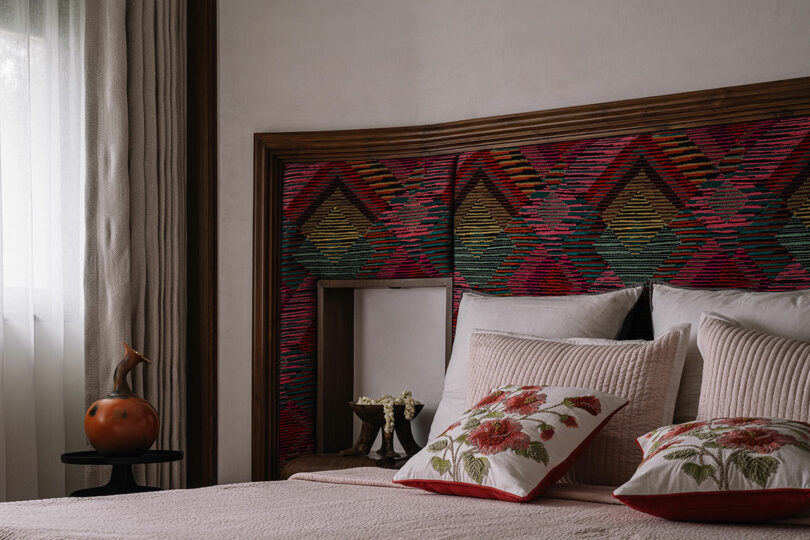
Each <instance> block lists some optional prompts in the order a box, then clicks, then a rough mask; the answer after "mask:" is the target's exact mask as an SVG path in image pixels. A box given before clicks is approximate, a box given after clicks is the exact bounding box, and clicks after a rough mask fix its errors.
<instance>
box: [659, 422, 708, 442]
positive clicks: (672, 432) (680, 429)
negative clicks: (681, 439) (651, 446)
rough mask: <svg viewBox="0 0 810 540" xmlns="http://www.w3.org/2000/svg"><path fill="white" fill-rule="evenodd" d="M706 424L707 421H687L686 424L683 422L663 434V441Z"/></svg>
mask: <svg viewBox="0 0 810 540" xmlns="http://www.w3.org/2000/svg"><path fill="white" fill-rule="evenodd" d="M705 425H706V422H687V423H686V424H681V425H679V426H675V427H673V428H672V429H670V430H669V431H667V432H666V433H665V434H664V435H662V436H661V440H662V441H666V440H667V439H671V438H673V437H677V436H678V435H683V434H684V433H686V432H688V431H692V430H693V429H697V428H699V427H703V426H705Z"/></svg>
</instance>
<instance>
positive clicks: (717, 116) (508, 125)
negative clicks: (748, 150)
mask: <svg viewBox="0 0 810 540" xmlns="http://www.w3.org/2000/svg"><path fill="white" fill-rule="evenodd" d="M806 114H810V77H803V78H800V79H789V80H786V81H775V82H768V83H759V84H749V85H745V86H734V87H730V88H719V89H715V90H701V91H698V92H686V93H682V94H670V95H666V96H656V97H648V98H641V99H631V100H626V101H613V102H610V103H598V104H595V105H583V106H579V107H567V108H564V109H552V110H547V111H538V112H528V113H521V114H509V115H504V116H491V117H489V118H480V119H475V120H461V121H458V122H448V123H444V124H433V125H428V126H412V127H401V128H383V129H356V130H345V131H309V132H290V133H260V134H257V135H256V137H257V138H258V140H259V141H261V143H262V144H263V145H264V146H265V147H267V148H268V149H272V153H273V155H274V156H275V157H276V158H277V159H280V160H282V161H284V162H294V161H299V162H303V161H335V160H343V159H380V158H386V159H388V158H396V157H413V156H429V155H439V154H450V153H454V152H468V151H470V150H478V149H483V148H497V147H507V146H523V145H527V144H538V143H546V142H554V141H563V140H577V139H588V138H596V137H609V136H615V135H627V134H633V133H645V132H651V131H661V130H667V129H685V128H691V127H697V126H706V125H716V124H724V123H729V122H741V121H747V120H764V119H767V118H779V117H782V118H784V117H790V116H801V115H806Z"/></svg>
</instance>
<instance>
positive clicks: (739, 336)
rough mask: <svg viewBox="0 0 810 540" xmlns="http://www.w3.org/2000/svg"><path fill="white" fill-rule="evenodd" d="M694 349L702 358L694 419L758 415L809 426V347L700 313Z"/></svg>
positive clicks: (804, 343)
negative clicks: (696, 345)
mask: <svg viewBox="0 0 810 540" xmlns="http://www.w3.org/2000/svg"><path fill="white" fill-rule="evenodd" d="M698 346H699V347H700V352H701V354H702V355H703V386H702V387H701V389H700V404H699V406H698V418H699V419H709V418H717V417H726V416H764V417H774V418H786V419H790V420H797V421H800V422H810V343H806V342H804V341H799V340H797V339H790V338H785V337H780V336H774V335H771V334H767V333H765V332H758V331H756V330H748V329H746V328H743V327H742V326H741V325H740V323H738V322H737V321H734V320H732V319H728V318H726V317H723V316H722V315H718V314H716V313H706V314H704V315H703V319H702V321H701V323H700V330H699V332H698Z"/></svg>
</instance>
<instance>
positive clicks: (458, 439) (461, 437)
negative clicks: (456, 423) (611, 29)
mask: <svg viewBox="0 0 810 540" xmlns="http://www.w3.org/2000/svg"><path fill="white" fill-rule="evenodd" d="M456 442H458V443H466V442H467V434H466V433H462V434H461V435H459V436H458V437H456Z"/></svg>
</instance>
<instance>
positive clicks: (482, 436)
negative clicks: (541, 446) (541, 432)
mask: <svg viewBox="0 0 810 540" xmlns="http://www.w3.org/2000/svg"><path fill="white" fill-rule="evenodd" d="M467 442H468V443H470V444H474V445H475V446H477V447H478V449H479V450H480V451H481V453H482V454H484V455H487V454H497V453H499V452H503V451H504V450H509V449H511V450H525V449H527V448H528V447H529V443H530V442H531V441H530V440H529V436H528V435H526V434H525V433H523V426H522V425H521V424H520V422H518V421H516V420H513V419H511V418H499V419H497V420H490V421H488V422H484V423H483V424H481V425H480V426H478V427H477V428H475V429H474V430H472V431H471V432H470V434H469V435H467Z"/></svg>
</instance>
